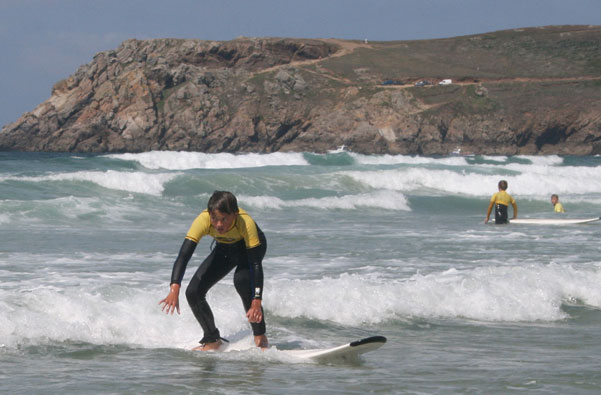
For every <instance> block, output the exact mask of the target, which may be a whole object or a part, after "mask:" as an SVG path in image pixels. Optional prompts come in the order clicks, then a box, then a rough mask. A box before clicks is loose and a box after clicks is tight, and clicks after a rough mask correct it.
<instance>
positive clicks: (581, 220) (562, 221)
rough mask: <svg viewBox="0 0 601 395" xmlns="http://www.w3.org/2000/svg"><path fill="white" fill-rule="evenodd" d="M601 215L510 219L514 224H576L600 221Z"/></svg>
mask: <svg viewBox="0 0 601 395" xmlns="http://www.w3.org/2000/svg"><path fill="white" fill-rule="evenodd" d="M600 219H601V217H594V218H517V219H511V220H509V222H510V223H512V224H531V225H574V224H586V223H589V222H595V221H599V220H600Z"/></svg>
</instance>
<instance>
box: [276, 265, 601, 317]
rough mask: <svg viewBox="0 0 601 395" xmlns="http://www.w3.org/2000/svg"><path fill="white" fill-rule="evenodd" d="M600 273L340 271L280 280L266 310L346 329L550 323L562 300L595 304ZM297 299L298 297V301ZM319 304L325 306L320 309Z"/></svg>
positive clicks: (562, 269) (600, 293)
mask: <svg viewBox="0 0 601 395" xmlns="http://www.w3.org/2000/svg"><path fill="white" fill-rule="evenodd" d="M600 281H601V271H600V270H599V268H590V269H578V268H574V267H572V266H569V265H565V266H564V265H557V264H550V265H536V264H532V265H528V266H525V267H490V268H487V267H482V268H477V269H472V270H462V271H459V270H455V269H450V270H447V271H445V272H438V273H433V274H429V275H419V274H418V275H415V276H413V277H412V278H410V279H407V280H398V281H391V280H382V279H378V278H377V277H373V276H372V278H366V276H364V275H347V274H343V275H341V276H339V277H337V278H323V279H320V280H279V281H276V282H275V284H274V286H273V289H269V291H268V292H266V294H269V295H270V298H269V300H266V301H265V303H266V306H268V308H269V309H270V310H271V311H272V312H273V313H274V314H277V315H281V316H284V317H307V318H311V319H318V320H328V321H334V322H337V323H340V324H345V325H360V324H362V323H368V324H375V323H380V322H383V321H387V320H394V319H403V318H410V317H419V318H467V319H473V320H480V321H500V322H532V321H538V320H540V321H556V320H562V319H565V318H566V317H567V315H566V313H565V312H564V311H563V310H562V309H561V304H562V302H565V301H568V300H573V299H577V300H581V301H582V302H584V303H586V304H589V305H591V306H595V307H601V290H600V289H599V287H598V284H599V282H600ZM296 295H303V303H298V301H297V300H296V299H297V297H296ZM324 300H327V301H328V305H327V306H328V307H327V308H325V307H324V304H323V303H324Z"/></svg>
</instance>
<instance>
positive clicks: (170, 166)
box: [107, 151, 309, 170]
mask: <svg viewBox="0 0 601 395" xmlns="http://www.w3.org/2000/svg"><path fill="white" fill-rule="evenodd" d="M107 156H108V157H110V158H114V159H121V160H128V161H135V162H138V163H140V164H141V165H142V166H144V167H146V168H148V169H167V170H187V169H237V168H246V167H264V166H306V165H308V164H309V163H308V162H307V161H306V160H305V158H304V157H303V154H302V153H283V152H275V153H271V154H255V153H248V154H229V153H218V154H207V153H202V152H176V151H151V152H143V153H136V154H111V155H107Z"/></svg>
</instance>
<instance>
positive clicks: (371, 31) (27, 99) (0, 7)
mask: <svg viewBox="0 0 601 395" xmlns="http://www.w3.org/2000/svg"><path fill="white" fill-rule="evenodd" d="M567 24H570V25H574V24H579V25H580V24H583V25H589V24H591V25H601V1H600V0H365V1H359V0H212V1H203V0H93V1H90V0H0V51H1V52H0V70H1V71H2V75H1V77H0V126H2V125H5V124H7V123H10V122H13V121H15V120H17V119H18V118H19V117H20V116H21V115H22V114H23V113H24V112H26V111H31V110H33V109H34V108H35V107H36V106H37V105H38V104H39V103H41V102H42V101H44V100H46V99H48V97H49V96H50V91H51V88H52V85H53V84H54V83H55V82H57V81H59V80H61V79H63V78H66V77H68V76H69V75H71V74H73V73H74V72H75V70H76V69H77V67H79V66H80V65H82V64H85V63H88V62H90V61H91V60H92V57H93V56H94V54H96V53H97V52H100V51H105V50H108V49H114V48H116V47H117V46H119V44H120V43H121V42H122V41H124V40H126V39H129V38H137V39H148V38H163V37H177V38H198V39H204V40H230V39H233V38H236V37H238V36H248V37H266V36H269V37H298V38H332V37H333V38H342V39H364V38H367V39H370V40H414V39H428V38H442V37H453V36H460V35H466V34H475V33H485V32H490V31H495V30H502V29H510V28H516V27H531V26H546V25H567Z"/></svg>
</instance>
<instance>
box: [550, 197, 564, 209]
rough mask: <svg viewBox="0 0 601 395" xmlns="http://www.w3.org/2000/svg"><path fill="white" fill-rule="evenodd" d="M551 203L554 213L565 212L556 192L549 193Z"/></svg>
mask: <svg viewBox="0 0 601 395" xmlns="http://www.w3.org/2000/svg"><path fill="white" fill-rule="evenodd" d="M551 204H552V205H553V211H554V212H556V213H565V210H564V209H563V205H562V204H561V203H559V196H557V195H556V194H553V195H551Z"/></svg>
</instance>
